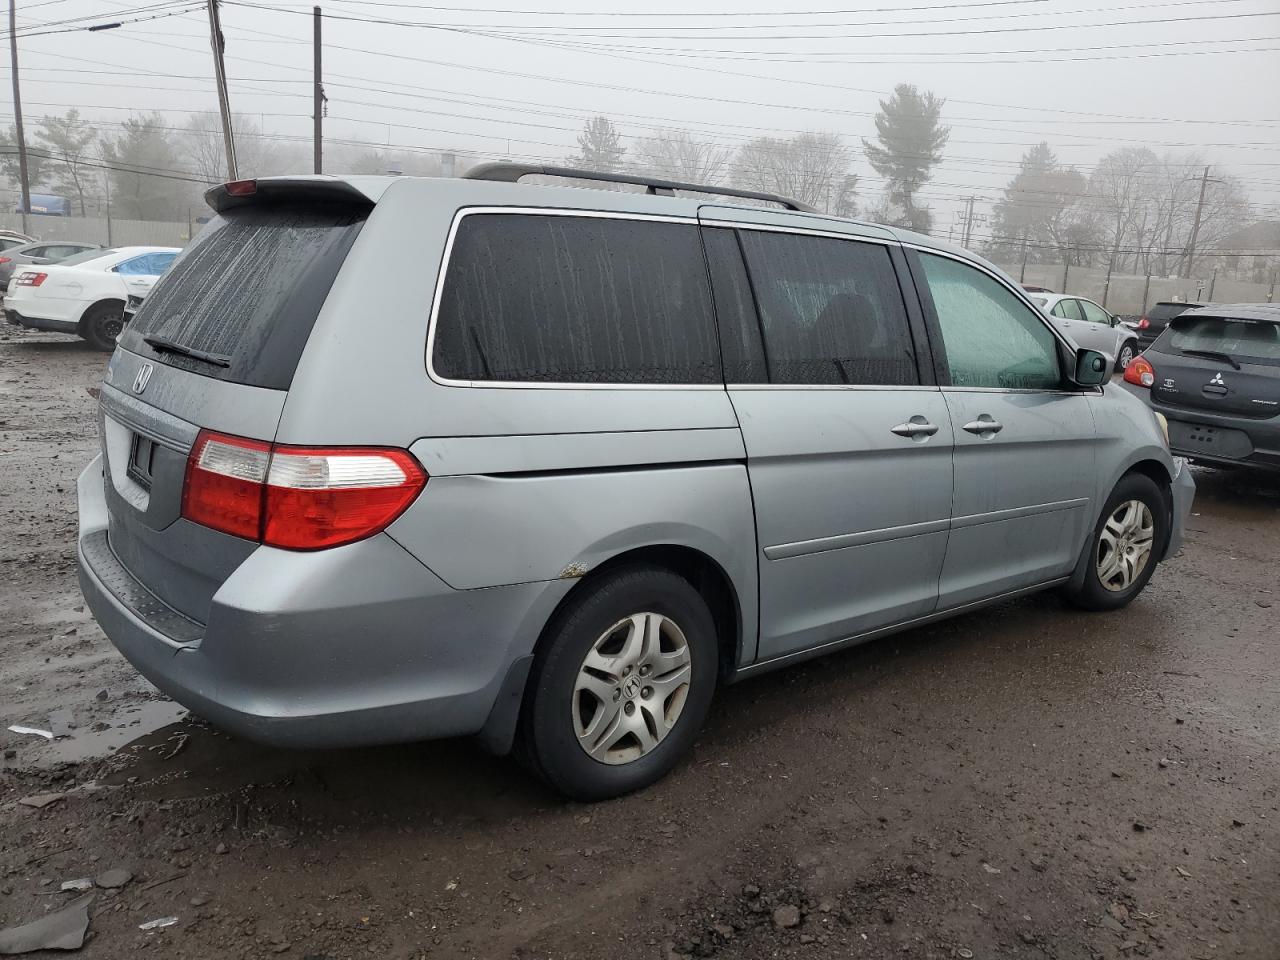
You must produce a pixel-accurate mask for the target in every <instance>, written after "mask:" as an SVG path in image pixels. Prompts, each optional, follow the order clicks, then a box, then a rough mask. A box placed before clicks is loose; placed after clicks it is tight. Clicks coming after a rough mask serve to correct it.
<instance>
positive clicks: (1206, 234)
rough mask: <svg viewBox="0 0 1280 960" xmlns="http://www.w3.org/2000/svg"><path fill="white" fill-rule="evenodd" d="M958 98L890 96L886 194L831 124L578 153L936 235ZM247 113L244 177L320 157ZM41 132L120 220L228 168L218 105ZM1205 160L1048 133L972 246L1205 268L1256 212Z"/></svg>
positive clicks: (594, 161) (421, 167) (6, 147)
mask: <svg viewBox="0 0 1280 960" xmlns="http://www.w3.org/2000/svg"><path fill="white" fill-rule="evenodd" d="M945 103H946V101H945V100H944V99H942V98H941V97H938V96H936V95H935V94H933V93H932V92H930V91H922V90H919V89H917V88H916V87H914V86H912V85H911V84H905V83H904V84H899V85H898V86H897V87H895V89H894V91H893V93H892V94H891V95H890V96H889V97H887V98H885V99H883V100H881V101H880V103H879V110H878V111H877V113H876V115H875V118H874V128H875V134H874V136H873V137H868V138H863V139H862V140H861V141H860V147H861V150H860V153H861V155H862V157H864V158H865V159H866V161H867V163H868V164H869V165H870V167H871V169H872V170H874V171H875V173H876V174H877V178H876V179H877V186H876V188H875V189H872V190H865V189H864V188H865V184H864V183H863V182H862V179H861V178H860V177H859V176H858V174H857V173H856V172H855V156H856V153H858V152H859V151H857V150H856V148H854V147H852V146H850V144H849V143H848V142H847V141H846V139H845V138H844V137H842V136H840V135H839V134H836V133H831V132H822V131H815V132H810V133H799V134H796V135H795V136H791V137H756V138H753V139H748V140H745V141H744V142H742V143H740V144H736V145H731V144H726V143H724V142H721V141H718V140H715V139H713V138H711V137H708V138H705V139H703V138H700V137H698V136H695V135H694V134H692V133H690V132H689V131H688V130H683V129H675V128H666V127H661V128H658V129H654V130H651V131H649V132H648V133H646V134H644V135H642V136H638V137H633V138H630V139H627V138H624V136H623V135H622V133H621V132H620V131H619V129H618V127H617V126H616V125H615V124H614V122H613V121H612V120H611V119H609V118H608V117H607V116H594V117H590V118H588V119H587V120H586V121H585V123H584V124H583V128H582V131H581V133H580V134H579V135H578V137H577V143H578V150H577V151H576V153H574V154H573V155H571V156H568V157H565V161H566V162H567V163H568V164H569V165H571V166H576V167H584V168H588V169H592V170H599V171H604V172H611V173H628V172H629V173H637V174H649V175H652V176H658V177H662V178H664V179H668V180H679V181H686V182H692V183H700V184H708V185H711V186H733V187H737V188H740V189H749V190H755V191H759V192H764V193H775V194H782V195H784V196H787V197H791V198H793V199H796V200H799V201H802V202H804V203H807V204H809V205H810V206H813V207H816V208H818V209H820V210H823V211H826V212H828V213H832V214H835V215H838V216H845V217H855V216H861V217H862V218H863V219H865V220H869V221H872V222H876V223H884V224H889V225H892V226H900V227H905V228H907V229H911V230H914V231H916V232H919V233H926V234H928V233H933V232H935V230H936V229H937V226H938V225H937V224H935V222H934V219H935V218H934V212H933V210H932V209H931V207H930V205H929V204H928V203H927V202H925V201H924V199H923V198H924V196H925V193H924V188H925V187H926V185H927V184H928V183H929V182H930V181H931V180H932V178H933V175H934V172H935V170H936V168H937V166H938V165H939V164H940V163H942V162H943V160H944V158H945V151H946V148H947V144H948V140H949V137H950V133H951V131H950V128H949V127H948V126H947V125H946V124H945V123H944V121H943V109H944V107H945ZM232 125H233V129H234V131H235V135H236V143H237V154H238V157H237V159H238V162H239V167H240V170H241V175H242V176H246V177H251V176H268V175H272V174H282V173H296V172H299V171H306V170H309V169H310V144H309V140H308V138H306V137H283V136H276V135H268V134H265V133H264V132H263V130H262V127H261V124H260V123H258V122H257V121H255V120H254V118H253V117H252V116H247V115H236V116H235V117H233V124H232ZM27 139H28V165H29V175H30V182H31V184H32V192H35V193H41V192H46V193H54V194H57V195H59V196H64V197H66V198H67V199H68V200H69V201H70V202H71V206H72V212H73V213H76V214H79V215H82V216H102V215H103V214H104V213H105V211H106V208H107V206H108V204H109V206H110V209H111V212H112V214H113V215H114V216H116V217H120V218H127V219H137V220H183V219H186V218H187V217H188V216H189V215H190V214H191V212H193V211H194V212H195V213H196V214H197V215H199V214H201V213H203V212H204V204H203V201H202V199H201V195H202V194H203V192H204V190H205V189H206V187H207V185H208V184H210V183H217V182H220V181H222V180H224V179H225V169H226V168H225V160H224V155H223V143H222V132H221V125H220V123H219V120H218V116H217V115H216V114H214V113H193V114H191V115H189V116H188V117H187V118H186V119H185V121H181V122H179V123H177V125H171V123H170V122H169V121H166V120H165V119H163V118H162V117H161V115H160V114H158V113H149V114H141V115H137V116H134V117H132V118H130V119H128V120H125V121H123V122H122V123H118V124H110V125H108V124H98V123H96V122H94V121H91V120H85V119H83V118H81V116H80V114H79V113H78V111H76V110H74V109H73V110H69V111H68V112H67V113H66V114H65V115H63V116H46V117H44V118H43V119H42V120H40V121H39V122H38V123H37V124H36V125H34V127H33V128H32V130H30V131H29V132H28V137H27ZM14 140H15V131H14V130H13V129H12V128H10V130H9V131H8V132H7V133H6V132H0V172H3V174H4V175H5V176H6V177H7V179H8V180H9V182H10V183H11V184H13V185H14V187H15V188H16V185H17V183H18V162H17V156H16V149H15V148H14V146H13V144H14ZM325 153H326V171H328V172H333V173H363V174H385V173H403V174H407V175H416V176H441V175H444V176H448V175H452V174H456V173H462V172H463V171H464V170H465V168H466V166H468V165H469V164H470V163H476V162H480V161H481V160H484V159H489V158H488V157H483V156H479V155H476V154H472V153H465V154H464V153H463V152H461V151H460V152H459V155H458V158H457V162H456V163H455V162H454V158H453V157H452V156H450V155H449V154H447V153H441V152H440V151H428V150H416V149H405V148H395V147H387V148H385V149H384V148H378V147H373V146H370V145H367V144H360V143H354V142H350V141H342V140H340V139H333V140H330V141H329V142H327V143H326V150H325ZM463 156H465V157H466V158H467V159H466V160H465V161H464V160H463V159H462V157H463ZM1204 169H1205V160H1204V158H1203V157H1202V156H1200V155H1199V154H1198V153H1194V152H1187V153H1164V154H1156V153H1155V152H1154V151H1152V150H1150V149H1148V148H1138V147H1122V148H1119V149H1116V150H1113V151H1112V152H1110V153H1108V154H1106V155H1105V156H1104V157H1103V158H1102V159H1101V160H1100V161H1099V162H1098V163H1097V164H1096V165H1095V166H1094V167H1093V169H1092V170H1091V171H1089V172H1088V173H1085V172H1082V171H1080V170H1078V169H1076V168H1075V167H1073V166H1071V165H1068V164H1064V163H1062V162H1061V161H1060V160H1059V159H1058V158H1057V156H1056V154H1055V153H1054V151H1053V149H1052V148H1051V146H1050V145H1049V144H1048V143H1040V144H1038V145H1036V146H1034V147H1032V148H1031V149H1030V150H1028V151H1027V152H1026V153H1025V154H1024V155H1023V157H1022V159H1021V161H1020V163H1019V165H1018V168H1017V170H1016V173H1015V174H1014V175H1013V177H1012V179H1011V180H1010V181H1009V183H1008V184H1007V186H1006V187H1004V188H1003V190H1002V191H1001V194H1000V196H999V197H998V198H997V199H996V201H995V203H994V206H993V208H992V215H991V218H990V222H989V229H986V230H982V231H978V230H971V231H970V233H971V245H973V246H977V247H981V248H982V250H983V252H984V253H986V254H987V255H988V256H989V257H991V258H992V259H995V260H997V261H1000V262H1003V263H1011V262H1029V263H1042V262H1049V263H1067V264H1071V265H1073V266H1095V267H1106V268H1108V269H1111V270H1113V271H1117V272H1133V273H1140V274H1141V273H1148V274H1155V275H1173V274H1176V273H1179V272H1184V273H1189V272H1190V270H1191V268H1192V264H1191V262H1190V261H1191V251H1190V247H1191V236H1192V233H1193V232H1194V233H1195V236H1196V244H1195V246H1196V251H1197V254H1198V255H1206V254H1209V253H1210V252H1212V251H1213V249H1214V248H1215V247H1217V246H1219V245H1221V244H1223V242H1224V241H1227V240H1229V239H1230V238H1231V235H1232V234H1233V232H1234V231H1236V230H1238V229H1239V228H1240V227H1242V226H1244V225H1245V224H1247V223H1248V222H1249V221H1250V219H1251V217H1250V214H1251V210H1250V204H1249V198H1248V195H1247V193H1246V191H1245V189H1244V186H1243V184H1242V183H1241V182H1240V181H1239V180H1238V179H1237V178H1235V177H1232V176H1228V175H1225V174H1223V173H1220V172H1213V173H1212V175H1211V176H1210V177H1209V178H1207V179H1205V180H1204V183H1203V184H1202V183H1201V179H1202V175H1203V173H1204ZM1202 185H1203V187H1204V199H1203V202H1201V200H1200V190H1201V186H1202ZM978 199H979V200H983V199H984V198H981V197H980V198H978ZM1197 208H1199V212H1200V217H1199V224H1198V226H1197V225H1196V211H1197ZM975 219H976V218H975ZM970 226H971V227H972V226H973V225H972V224H970Z"/></svg>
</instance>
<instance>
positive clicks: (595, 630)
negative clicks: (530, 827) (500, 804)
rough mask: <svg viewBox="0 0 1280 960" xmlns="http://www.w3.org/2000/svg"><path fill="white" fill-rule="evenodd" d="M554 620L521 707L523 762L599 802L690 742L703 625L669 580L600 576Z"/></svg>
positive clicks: (705, 666) (706, 645) (652, 776)
mask: <svg viewBox="0 0 1280 960" xmlns="http://www.w3.org/2000/svg"><path fill="white" fill-rule="evenodd" d="M582 590H583V593H582V595H581V596H579V597H577V598H576V599H575V600H574V601H572V602H571V604H570V605H569V606H568V607H567V608H566V609H565V610H564V611H563V612H562V613H561V614H560V615H558V616H557V618H556V621H555V622H554V623H553V624H552V625H551V626H550V627H549V632H548V634H547V636H546V637H544V639H543V644H542V647H541V649H540V651H539V654H538V658H537V660H536V661H535V666H534V674H533V677H532V679H531V681H530V687H529V690H528V692H527V695H526V698H525V709H524V711H523V716H522V718H521V726H520V737H521V741H522V743H521V745H522V748H523V753H524V755H525V758H526V759H527V760H528V761H530V764H531V766H533V768H534V770H535V771H536V772H537V773H538V774H540V775H541V776H542V777H543V779H545V780H546V781H547V782H548V783H550V784H551V786H553V787H555V788H556V789H557V790H559V791H561V792H562V793H565V794H567V795H568V796H570V797H573V798H575V799H578V800H604V799H607V798H609V797H615V796H619V795H620V794H624V793H629V792H631V791H633V790H638V789H640V788H641V787H645V786H648V785H649V784H651V783H653V782H655V781H656V780H659V779H660V778H662V777H663V776H665V775H666V774H667V773H668V772H669V771H670V770H671V768H672V767H673V766H675V764H676V763H677V761H678V760H679V759H680V757H681V756H682V755H683V754H684V753H685V751H687V750H688V749H689V747H690V746H691V745H692V743H693V738H694V737H695V736H696V735H697V733H698V730H699V728H700V727H701V726H702V723H703V720H705V719H706V715H707V711H708V709H709V708H710V705H711V697H712V694H713V693H714V691H715V686H716V669H717V659H718V658H717V643H716V631H715V623H714V621H713V620H712V617H711V612H710V610H709V609H708V608H707V604H706V601H704V600H703V599H702V596H701V595H700V594H699V593H698V592H697V591H696V590H695V589H694V588H693V587H692V586H691V585H690V584H689V582H688V581H686V580H684V579H683V578H682V577H679V576H677V575H676V574H674V573H672V572H671V571H669V570H664V569H662V568H659V567H651V566H636V567H630V568H625V569H621V570H618V571H617V572H615V573H612V574H608V575H606V576H605V577H604V578H602V579H600V580H598V581H596V582H595V583H593V584H584V585H583V587H582Z"/></svg>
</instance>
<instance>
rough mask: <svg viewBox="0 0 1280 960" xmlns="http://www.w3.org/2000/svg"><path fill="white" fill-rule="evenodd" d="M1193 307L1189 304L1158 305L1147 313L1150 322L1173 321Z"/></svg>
mask: <svg viewBox="0 0 1280 960" xmlns="http://www.w3.org/2000/svg"><path fill="white" fill-rule="evenodd" d="M1191 307H1192V305H1191V304H1189V303H1157V304H1156V305H1155V306H1154V307H1152V308H1151V309H1150V310H1148V311H1147V319H1148V320H1172V319H1173V318H1174V317H1176V316H1177V315H1178V314H1180V313H1183V312H1184V311H1186V310H1190V309H1191Z"/></svg>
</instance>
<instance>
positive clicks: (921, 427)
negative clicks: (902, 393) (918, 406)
mask: <svg viewBox="0 0 1280 960" xmlns="http://www.w3.org/2000/svg"><path fill="white" fill-rule="evenodd" d="M889 430H890V431H891V432H892V433H896V434H897V435H898V436H900V437H906V438H907V439H909V440H914V439H916V438H917V437H919V438H921V439H924V438H926V437H932V436H933V435H934V434H935V433H937V432H938V427H937V425H936V424H932V423H930V422H929V421H928V420H926V419H925V418H924V417H912V418H911V419H910V420H908V421H907V422H906V423H900V424H898V425H897V426H896V427H890V428H889Z"/></svg>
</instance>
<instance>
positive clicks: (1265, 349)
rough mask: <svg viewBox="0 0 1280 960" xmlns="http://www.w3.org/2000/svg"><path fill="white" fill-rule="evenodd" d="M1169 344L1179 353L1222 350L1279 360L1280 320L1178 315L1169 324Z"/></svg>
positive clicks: (1262, 359) (1247, 357)
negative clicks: (1186, 316)
mask: <svg viewBox="0 0 1280 960" xmlns="http://www.w3.org/2000/svg"><path fill="white" fill-rule="evenodd" d="M1169 345H1170V346H1172V347H1173V349H1175V350H1177V351H1179V352H1180V353H1187V352H1189V351H1201V352H1203V351H1208V352H1210V353H1225V354H1227V355H1228V356H1230V357H1234V358H1236V359H1238V360H1256V361H1259V362H1262V363H1268V364H1272V363H1274V364H1280V323H1276V322H1272V321H1267V320H1236V319H1229V318H1220V317H1190V318H1180V319H1177V320H1175V321H1174V322H1173V323H1172V325H1171V326H1170V327H1169Z"/></svg>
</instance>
